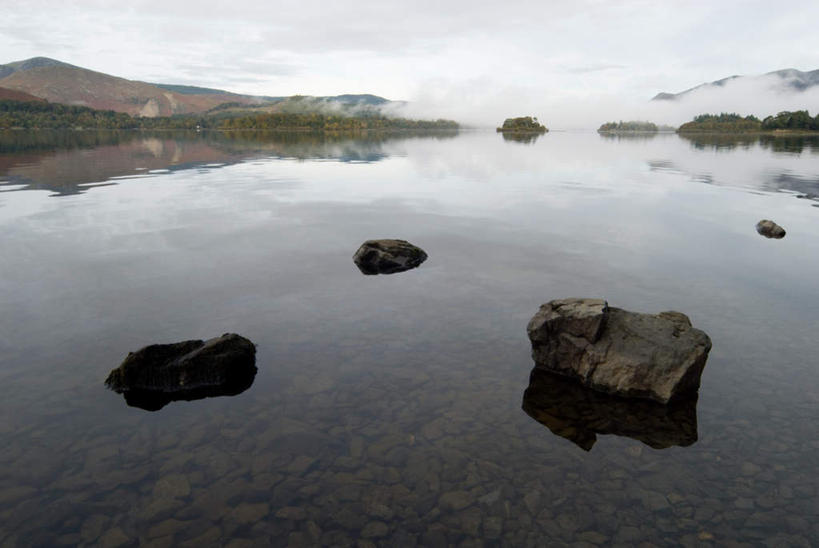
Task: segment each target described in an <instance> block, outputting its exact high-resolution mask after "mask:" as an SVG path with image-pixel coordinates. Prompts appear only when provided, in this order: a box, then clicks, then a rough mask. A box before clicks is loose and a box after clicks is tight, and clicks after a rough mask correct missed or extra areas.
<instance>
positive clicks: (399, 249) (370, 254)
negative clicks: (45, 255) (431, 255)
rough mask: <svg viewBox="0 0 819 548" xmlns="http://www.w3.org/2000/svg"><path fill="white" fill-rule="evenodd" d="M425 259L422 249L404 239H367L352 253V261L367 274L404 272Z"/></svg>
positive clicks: (425, 255)
mask: <svg viewBox="0 0 819 548" xmlns="http://www.w3.org/2000/svg"><path fill="white" fill-rule="evenodd" d="M426 260H427V254H426V253H425V252H424V250H423V249H421V248H420V247H417V246H414V245H412V244H411V243H409V242H408V241H406V240H389V239H386V240H367V241H366V242H364V243H363V244H361V247H359V248H358V251H356V252H355V255H353V262H354V263H355V264H356V266H357V267H358V269H359V270H360V271H361V273H362V274H367V275H373V274H395V273H396V272H404V271H405V270H411V269H413V268H416V267H418V266H419V265H420V264H421V263H423V262H424V261H426Z"/></svg>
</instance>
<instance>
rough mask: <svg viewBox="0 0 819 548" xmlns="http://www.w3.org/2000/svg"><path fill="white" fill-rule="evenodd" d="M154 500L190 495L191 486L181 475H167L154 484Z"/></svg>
mask: <svg viewBox="0 0 819 548" xmlns="http://www.w3.org/2000/svg"><path fill="white" fill-rule="evenodd" d="M153 493H154V498H156V499H166V498H171V499H173V498H184V497H187V496H188V495H190V493H191V484H190V482H189V481H188V478H186V477H185V476H183V475H182V474H169V475H167V476H165V477H163V478H160V479H159V481H157V482H156V484H154V490H153Z"/></svg>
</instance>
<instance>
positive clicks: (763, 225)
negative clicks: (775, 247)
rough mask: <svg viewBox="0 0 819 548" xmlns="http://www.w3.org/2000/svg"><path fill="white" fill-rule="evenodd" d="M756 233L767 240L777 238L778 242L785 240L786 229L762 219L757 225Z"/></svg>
mask: <svg viewBox="0 0 819 548" xmlns="http://www.w3.org/2000/svg"><path fill="white" fill-rule="evenodd" d="M756 231H757V232H758V233H759V234H761V235H762V236H765V237H766V238H775V239H777V240H779V239H782V238H784V237H785V234H786V232H785V229H784V228H782V227H781V226H779V225H778V224H776V223H775V222H773V221H771V220H768V219H762V220H761V221H759V222H758V223H756Z"/></svg>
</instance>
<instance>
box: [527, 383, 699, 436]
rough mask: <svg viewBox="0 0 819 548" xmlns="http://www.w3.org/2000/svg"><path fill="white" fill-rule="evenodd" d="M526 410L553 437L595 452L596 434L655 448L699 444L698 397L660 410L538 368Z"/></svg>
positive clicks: (658, 406)
mask: <svg viewBox="0 0 819 548" xmlns="http://www.w3.org/2000/svg"><path fill="white" fill-rule="evenodd" d="M522 408H523V410H524V411H525V412H526V414H527V415H529V416H530V417H532V418H533V419H535V420H536V421H538V422H539V423H541V424H542V425H544V426H546V427H547V428H548V429H549V430H551V431H552V433H553V434H555V435H558V436H560V437H563V438H566V439H567V440H569V441H571V442H573V443H574V444H576V445H577V446H578V447H580V448H582V449H584V450H585V451H590V450H591V448H592V446H593V445H594V444H595V442H596V441H597V435H598V434H600V435H608V434H613V435H616V436H625V437H628V438H632V439H636V440H639V441H641V442H643V443H645V444H646V445H648V446H649V447H652V448H654V449H665V448H667V447H671V446H674V445H679V446H682V447H685V446H688V445H691V444H693V443H694V442H696V441H697V397H696V394H694V395H693V396H692V397H690V398H684V399H682V400H680V401H674V402H671V404H669V405H661V404H659V403H657V402H654V401H650V400H644V399H626V398H621V397H618V396H613V395H610V394H605V393H602V392H598V391H596V390H592V389H590V388H587V387H585V386H583V385H581V384H580V383H578V382H576V381H575V380H573V379H568V378H566V377H563V376H560V375H556V374H554V373H551V372H548V371H542V370H539V369H538V368H535V369H533V370H532V374H531V375H530V377H529V386H528V387H527V388H526V391H525V392H524V393H523V404H522Z"/></svg>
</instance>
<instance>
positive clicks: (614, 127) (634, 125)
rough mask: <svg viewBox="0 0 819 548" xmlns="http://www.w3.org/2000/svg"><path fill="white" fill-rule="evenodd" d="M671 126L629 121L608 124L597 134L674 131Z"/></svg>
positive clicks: (601, 127)
mask: <svg viewBox="0 0 819 548" xmlns="http://www.w3.org/2000/svg"><path fill="white" fill-rule="evenodd" d="M673 130H674V128H672V127H669V126H658V125H657V124H655V123H653V122H643V121H639V120H629V121H627V122H624V121H623V120H620V121H619V122H606V123H605V124H603V125H602V126H600V127H599V128H598V129H597V133H657V132H658V131H673Z"/></svg>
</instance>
